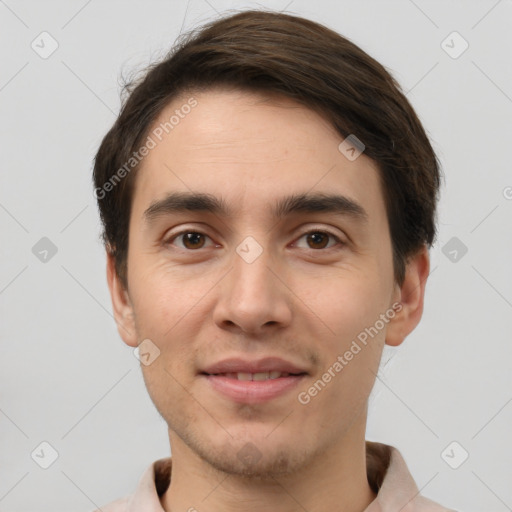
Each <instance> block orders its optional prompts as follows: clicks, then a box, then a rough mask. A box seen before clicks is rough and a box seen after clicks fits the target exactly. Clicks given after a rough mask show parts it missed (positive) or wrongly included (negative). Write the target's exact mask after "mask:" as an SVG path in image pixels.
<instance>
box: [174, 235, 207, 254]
mask: <svg viewBox="0 0 512 512" xmlns="http://www.w3.org/2000/svg"><path fill="white" fill-rule="evenodd" d="M209 238H210V237H209V236H207V235H205V234H203V233H200V232H198V231H182V232H181V233H177V234H176V235H174V236H172V237H171V238H170V239H169V240H167V241H166V242H165V244H166V245H173V244H177V246H178V247H179V248H180V249H187V250H192V251H193V250H196V249H202V248H203V247H204V246H205V242H206V239H209ZM176 241H180V243H177V242H176Z"/></svg>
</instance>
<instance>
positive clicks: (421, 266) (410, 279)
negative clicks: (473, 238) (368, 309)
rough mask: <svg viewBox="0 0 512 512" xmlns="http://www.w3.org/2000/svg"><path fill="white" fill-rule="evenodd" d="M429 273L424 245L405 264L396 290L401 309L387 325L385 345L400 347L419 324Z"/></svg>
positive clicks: (426, 251)
mask: <svg viewBox="0 0 512 512" xmlns="http://www.w3.org/2000/svg"><path fill="white" fill-rule="evenodd" d="M429 272H430V256H429V253H428V248H427V246H425V245H424V246H423V247H422V249H420V250H419V251H418V252H417V253H416V254H415V255H414V256H411V257H410V259H409V260H408V262H407V266H406V273H405V279H404V282H403V284H402V286H401V287H400V288H399V290H398V302H400V303H401V305H402V308H401V310H400V311H399V312H398V313H397V314H396V315H395V317H394V318H393V319H392V320H391V321H390V322H389V324H388V327H387V331H386V344H387V345H390V346H393V347H396V346H398V345H400V344H401V343H402V342H403V341H404V340H405V338H406V337H407V336H408V335H409V334H410V333H411V332H412V331H413V330H414V329H415V328H416V326H417V325H418V323H419V322H420V320H421V316H422V314H423V300H424V296H425V286H426V282H427V278H428V275H429Z"/></svg>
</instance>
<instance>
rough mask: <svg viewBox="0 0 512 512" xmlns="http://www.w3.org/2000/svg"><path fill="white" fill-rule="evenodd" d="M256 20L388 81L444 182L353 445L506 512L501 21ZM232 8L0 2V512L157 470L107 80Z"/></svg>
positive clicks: (471, 501) (511, 306)
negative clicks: (132, 306) (334, 39)
mask: <svg viewBox="0 0 512 512" xmlns="http://www.w3.org/2000/svg"><path fill="white" fill-rule="evenodd" d="M261 5H264V6H265V7H270V8H273V9H276V10H281V9H285V8H287V10H288V11H289V12H292V13H296V14H299V15H303V16H305V17H308V18H310V19H313V20H316V21H319V22H322V23H325V24H327V25H328V26H329V27H331V28H333V29H335V30H337V31H339V32H340V33H342V34H343V35H345V36H347V37H349V38H350V39H351V40H353V41H354V42H355V43H357V44H358V45H360V46H361V47H362V48H363V49H364V50H366V51H367V52H369V53H370V54H371V55H372V56H373V57H375V58H377V59H378V60H379V61H380V62H381V63H383V64H384V65H385V66H386V67H387V68H388V69H389V70H390V71H391V72H392V73H393V74H394V76H395V77H396V78H397V79H398V80H399V82H400V83H401V84H402V86H403V89H404V91H406V92H407V96H408V98H409V100H410V101H411V103H412V104H413V106H414V107H415V108H416V110H417V112H418V114H419V116H420V118H421V120H422V121H423V123H424V126H425V127H426V129H427V131H428V133H429V134H430V137H431V140H432V143H433V145H434V148H435V150H436V151H437V152H438V154H439V157H440V159H441V162H442V165H443V170H444V173H445V175H446V183H445V185H444V186H443V191H442V198H441V204H440V211H439V240H438V242H437V243H436V245H435V246H434V248H433V249H432V251H431V257H432V265H431V268H432V274H431V276H430V278H429V280H428V284H427V291H426V306H425V312H424V316H423V320H422V322H421V323H420V326H419V327H418V328H417V329H416V331H414V333H413V334H411V335H410V336H409V337H408V338H407V339H406V341H405V342H404V344H403V345H402V346H400V347H398V348H397V349H393V348H387V349H386V350H385V353H384V358H383V362H382V365H381V370H380V373H379V377H378V379H377V382H376V385H375V388H374V390H373V392H372V396H371V404H370V415H369V421H368V429H367V439H370V440H377V441H381V442H386V443H389V444H392V445H394V446H396V447H398V448H399V449H400V451H401V452H402V454H403V456H404V457H405V460H406V462H407V463H408V465H409V467H410V470H411V472H412V474H413V476H414V478H415V480H416V482H417V484H418V487H419V488H420V489H421V490H422V493H423V494H425V495H426V496H428V497H430V498H432V499H434V500H436V501H439V502H441V503H442V504H444V505H446V506H449V507H452V508H455V509H458V510H461V511H467V512H473V511H485V512H489V511H495V512H502V511H503V512H505V511H507V510H512V485H510V484H511V481H512V476H511V469H510V468H511V463H512V444H511V441H510V430H511V428H510V426H511V420H512V404H511V403H510V402H511V400H512V377H511V360H512V343H511V341H512V340H511V335H510V325H511V322H510V319H511V317H512V315H511V313H512V288H511V284H512V273H511V256H512V238H511V229H510V228H511V215H512V200H511V198H512V188H507V187H512V173H511V165H510V147H511V135H512V130H511V115H512V99H511V97H512V68H511V65H510V62H511V60H510V59H511V57H510V56H511V50H512V44H511V43H512V35H511V34H512V31H511V30H510V27H511V22H512V3H511V2H510V1H506V0H502V1H496V0H492V1H491V0H489V1H487V0H486V1H464V2H462V1H449V2H447V1H425V0H423V1H420V0H415V1H414V2H413V1H412V0H396V1H380V2H378V1H373V2H370V1H364V2H363V1H348V0H343V1H338V2H335V1H328V0H323V1H318V0H317V1H316V2H312V1H304V0H294V1H292V2H290V3H289V4H287V0H279V1H266V2H262V4H261ZM245 7H258V4H256V3H249V2H237V1H228V0H209V1H208V2H207V1H206V0H190V2H189V3H188V5H187V2H186V1H180V2H170V1H155V0H154V1H149V2H142V1H139V2H135V1H100V0H92V1H85V0H73V1H67V2H64V1H61V2H56V1H45V2H38V1H15V0H0V56H1V66H0V130H1V131H0V141H1V143H0V144H1V145H0V151H1V158H0V162H1V167H2V172H1V175H0V179H1V187H0V225H1V233H2V241H1V245H0V247H1V258H2V259H1V267H0V308H1V321H0V336H1V345H0V379H1V380H0V510H1V511H20V512H21V511H23V512H26V511H35V510H38V511H50V510H51V511H52V512H58V511H69V510H75V511H87V510H91V509H93V508H94V507H95V506H98V505H103V504H105V503H107V502H109V501H111V500H113V499H115V498H118V497H120V496H124V495H126V494H128V493H130V492H132V491H133V490H134V487H135V485H136V483H137V481H138V479H139V477H140V475H141V474H142V472H143V470H144V469H145V468H146V467H147V466H148V465H149V464H150V463H151V462H153V461H154V460H156V459H157V458H160V457H164V456H168V455H169V446H168V438H167V431H166V425H165V423H164V422H163V420H162V419H161V418H160V417H159V415H158V414H157V412H156V410H155V408H154V406H153V405H152V403H151V401H150V399H149V397H148V395H147V393H146V390H145V386H144V383H143V380H142V377H141V372H140V369H139V362H138V361H137V359H136V358H135V357H134V355H133V353H132V349H130V348H129V347H127V346H125V345H124V344H123V342H122V341H121V339H120V338H119V336H118V334H117V330H116V327H115V324H114V321H113V318H112V313H111V303H110V297H109V295H108V289H107V284H106V278H105V257H104V252H103V248H102V246H101V244H100V242H99V239H98V236H99V233H100V224H99V217H98V213H97V209H96V204H95V198H94V197H93V193H92V184H91V169H92V158H93V155H94V153H95V151H96V150H97V147H98V145H99V143H100V140H101V138H102V137H103V135H104V134H105V133H106V131H107V129H108V128H109V127H110V126H111V124H112V123H113V121H114V119H115V115H116V113H117V112H118V109H119V104H120V102H119V87H118V79H119V76H120V72H121V71H124V72H131V71H133V70H134V69H140V67H141V66H144V65H146V64H148V63H149V62H150V60H151V59H155V58H158V57H159V56H161V55H163V53H164V52H165V51H166V50H168V49H169V48H170V46H171V45H172V43H173V41H174V40H175V38H176V37H177V35H178V34H179V32H180V30H181V29H183V30H187V29H189V28H191V27H193V26H197V25H198V24H200V23H202V22H204V21H207V20H209V19H211V18H212V17H216V16H218V15H219V14H218V13H223V12H225V11H226V10H227V9H233V8H236V9H241V8H245ZM187 8H188V9H187ZM42 31H47V32H49V33H50V34H51V36H52V37H53V38H54V39H55V40H56V41H57V42H58V44H59V47H58V49H57V50H56V51H55V53H53V54H52V55H51V56H50V57H49V58H47V59H43V58H41V57H40V56H39V55H38V54H37V53H36V52H35V51H34V50H33V49H32V48H31V42H32V41H33V40H34V39H36V41H37V37H38V36H39V34H40V33H41V32H42ZM453 31H457V32H459V33H460V34H461V36H462V37H463V38H464V39H465V40H466V41H467V42H468V43H469V48H468V49H467V50H466V51H465V52H464V53H463V54H462V55H461V56H460V57H458V58H456V59H454V58H452V57H451V56H450V55H448V54H447V53H446V52H445V51H444V49H443V48H442V46H441V43H442V41H443V40H445V38H446V37H447V36H448V35H449V34H450V33H452V32H453ZM459 43H460V41H459V42H453V43H451V42H450V40H448V44H450V45H451V46H454V47H455V50H456V49H457V48H460V46H457V45H459ZM42 237H48V238H49V239H50V240H51V241H52V242H53V243H54V244H55V245H56V247H57V248H58V252H57V254H55V256H53V257H52V258H51V259H49V261H47V262H46V263H43V262H41V261H40V260H39V259H38V258H37V257H36V256H35V255H34V254H33V253H32V247H33V246H34V245H35V244H36V243H37V242H38V241H39V240H40V239H41V238H42ZM453 237H457V239H459V240H460V241H461V242H462V243H464V244H465V245H466V246H467V248H468V251H467V253H466V254H465V255H463V256H460V254H461V253H460V251H459V253H458V260H457V261H455V262H454V261H451V259H450V258H449V257H447V256H445V254H444V253H443V247H444V246H445V244H447V243H448V242H449V241H450V239H452V238H453ZM452 243H453V242H452ZM446 252H448V251H446ZM387 361H389V362H388V363H387V364H386V362H387ZM43 441H46V442H48V443H50V444H51V445H52V446H53V447H54V448H55V449H56V450H57V451H58V453H59V457H58V459H57V460H56V462H55V463H54V464H53V465H51V466H50V467H49V468H48V469H46V470H45V469H42V468H40V467H39V466H38V465H37V464H36V463H35V462H34V461H33V460H32V458H31V453H32V452H33V451H34V450H35V449H36V448H37V447H38V446H39V445H40V443H41V442H43ZM452 441H456V442H457V443H459V444H460V446H461V447H463V448H460V447H458V446H457V447H456V449H455V450H454V451H453V452H451V451H449V452H448V453H449V454H450V455H451V459H452V460H456V459H457V458H458V457H460V454H461V453H462V451H461V450H462V449H465V450H467V452H469V458H468V459H467V460H466V461H465V462H464V463H463V464H462V465H461V466H460V467H459V468H458V469H452V468H451V467H450V466H449V465H448V464H447V463H446V462H445V460H444V459H443V457H442V455H441V454H442V453H443V451H444V449H445V448H446V447H447V446H448V445H449V444H450V443H451V442H452ZM445 458H446V457H445ZM204 509H205V510H207V501H206V502H205V507H204Z"/></svg>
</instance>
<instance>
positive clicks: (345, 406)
mask: <svg viewBox="0 0 512 512" xmlns="http://www.w3.org/2000/svg"><path fill="white" fill-rule="evenodd" d="M193 97H194V98H195V99H196V100H197V106H195V107H194V108H192V109H190V113H188V114H187V115H184V116H183V118H181V117H180V120H179V123H177V124H176V125H175V126H174V128H173V129H172V131H170V133H169V134H168V135H165V136H164V137H162V141H161V142H158V140H157V139H155V140H157V142H158V144H157V145H156V147H155V148H153V149H151V151H150V152H149V154H148V156H146V157H145V159H144V161H143V165H142V168H141V169H140V172H139V174H138V176H137V180H136V187H135V192H134V197H133V206H132V213H131V220H130V230H129V251H128V287H129V291H128V296H129V299H128V304H129V306H128V307H129V309H130V311H131V313H133V320H134V335H133V336H132V337H130V336H128V335H126V334H125V335H124V336H123V337H124V339H125V341H126V342H127V343H128V344H131V345H132V346H136V345H137V344H138V343H140V342H141V341H142V340H146V339H149V340H151V342H152V343H153V344H154V345H156V346H157V347H158V349H159V350H160V355H159V357H158V358H156V359H155V360H154V361H153V362H152V363H151V364H150V365H148V366H145V365H143V366H142V369H143V374H144V378H145V381H146V384H147V387H148V391H149V394H150V396H151V398H152V400H153V401H154V403H155V405H156V407H157V409H158V410H159V412H160V414H161V415H162V416H163V418H164V419H165V420H166V421H167V423H168V425H169V428H170V436H171V445H172V440H173V439H175V440H176V443H178V442H179V443H183V446H187V447H188V449H190V450H191V453H195V454H197V455H199V456H200V457H201V458H202V459H203V460H207V461H208V462H209V463H211V464H212V465H213V466H214V467H217V468H219V469H222V470H224V471H227V472H229V473H238V474H252V475H258V474H259V475H263V474H266V473H267V474H268V472H274V473H275V474H279V472H281V471H282V472H284V471H292V470H294V469H297V468H300V467H303V466H304V465H305V464H306V463H307V462H308V461H311V460H313V457H314V456H316V455H319V454H320V453H322V452H323V451H325V450H327V449H328V448H329V447H330V446H333V445H334V444H336V443H337V442H338V440H340V439H342V438H343V436H344V435H345V434H347V433H348V432H350V431H351V429H354V428H355V425H358V428H359V430H358V432H359V433H360V432H361V428H362V431H363V432H364V425H365V420H366V406H367V400H368V396H369V394H370V391H371V388H372V386H373V384H374V380H375V374H376V372H377V370H378V365H379V361H380V357H381V352H382V349H383V345H384V342H385V338H386V331H387V330H388V329H390V328H392V325H393V321H391V320H388V322H384V327H382V323H383V322H382V321H381V322H377V321H378V320H379V318H381V319H382V316H381V315H382V314H386V312H389V311H390V309H391V306H392V304H393V303H394V302H395V301H396V300H397V298H398V299H399V298H400V293H399V292H400V289H399V288H398V287H397V286H395V284H394V280H393V266H392V248H391V240H390V234H389V228H388V223H387V217H386V211H385V205H384V200H383V194H382V189H381V187H380V184H379V175H378V170H377V168H376V166H375V164H374V163H373V162H372V160H370V159H369V158H368V157H366V156H365V155H364V153H363V154H362V155H361V156H359V157H358V158H357V159H355V160H353V161H351V160H349V159H348V158H347V157H346V156H345V155H344V154H342V152H340V150H339V149H338V146H339V144H340V142H341V141H342V137H340V136H339V134H337V133H336V132H335V131H334V129H333V128H332V127H331V126H330V125H329V124H328V123H327V122H326V121H325V120H324V119H323V118H322V117H320V116H319V115H318V114H316V113H314V112H313V111H311V110H309V109H307V108H305V107H303V106H300V105H299V104H296V103H294V102H292V101H290V100H286V99H283V100H280V102H279V103H277V102H276V101H269V100H268V99H267V100H265V98H264V97H262V96H258V95H253V94H249V93H244V92H233V91H231V92H229V91H210V92H203V93H201V94H199V93H198V94H194V95H193ZM187 99H188V97H185V98H181V99H180V100H176V101H174V102H173V103H172V104H171V105H169V106H168V107H167V108H166V109H165V111H164V112H163V113H162V115H161V116H160V118H159V119H158V121H157V122H156V123H155V125H154V127H153V128H155V127H157V126H158V125H159V124H160V123H161V122H165V121H168V120H169V118H170V116H171V115H173V114H174V112H175V110H176V109H180V107H181V106H182V105H184V104H185V103H187ZM186 110H187V111H188V110H189V109H186ZM181 112H183V110H181ZM153 138H155V137H153ZM363 142H364V141H363ZM172 193H182V194H200V193H201V194H208V195H209V196H210V197H213V198H216V199H217V201H219V202H222V203H223V204H224V205H225V206H226V208H227V209H228V210H229V212H228V213H227V214H225V213H221V212H216V213H212V212H210V211H202V210H195V209H194V208H191V209H189V210H176V211H167V212H165V211H162V209H160V210H159V214H155V215H147V214H145V212H146V210H147V209H148V208H150V206H151V205H153V204H154V203H156V202H158V201H161V200H163V199H165V198H166V197H167V196H168V195H169V194H172ZM316 194H323V195H325V196H327V195H329V196H331V195H338V196H344V197H345V198H347V199H349V200H351V201H353V202H354V203H357V204H358V205H359V206H360V207H361V208H362V209H363V210H364V212H366V218H364V217H363V216H362V215H359V216H358V215H355V214H353V213H350V212H349V211H343V209H340V210H338V211H330V210H329V209H326V211H322V209H321V208H320V209H318V210H319V211H311V208H306V207H304V208H302V209H301V208H295V209H294V208H292V211H291V212H288V213H286V214H284V215H283V216H280V217H277V216H275V215H274V214H275V211H274V210H275V209H276V207H277V206H276V205H278V204H280V205H281V206H283V201H284V199H285V198H287V197H290V196H295V195H316ZM281 210H286V208H282V209H281ZM183 232H185V234H183ZM180 233H181V234H180ZM187 233H188V235H187ZM248 237H249V238H248ZM260 252H261V253H260ZM386 318H389V316H388V317H386ZM376 322H377V326H378V327H382V328H380V329H377V330H378V333H377V334H373V336H369V335H368V334H367V342H366V344H363V343H362V342H361V341H358V335H360V334H361V332H364V331H365V328H370V327H373V328H374V331H372V332H373V333H374V332H375V325H376ZM367 332H368V331H367ZM361 339H362V338H361V337H360V338H359V340H361ZM354 340H356V342H357V345H358V346H359V347H360V350H359V351H357V349H356V348H355V346H354V345H353V342H354ZM146 343H147V342H146ZM351 347H352V353H353V357H352V358H350V360H347V358H344V359H343V360H344V361H345V364H341V363H340V362H339V361H340V360H339V359H338V356H341V357H344V354H345V353H346V352H347V351H350V350H351ZM232 357H235V358H241V359H243V360H246V361H258V360H260V359H262V358H265V357H278V358H282V359H283V360H285V361H288V362H290V363H292V364H293V365H295V366H296V367H297V368H298V369H299V370H301V371H303V372H306V375H303V376H302V377H288V378H286V377H281V382H283V383H286V382H290V384H285V385H284V386H283V388H286V389H284V390H281V392H276V391H275V390H274V389H270V391H269V394H268V395H266V396H263V397H262V396H260V395H257V396H259V397H260V398H255V395H254V394H250V391H247V390H248V389H249V386H251V389H253V390H254V389H256V391H254V393H256V394H257V393H258V392H259V391H258V389H260V391H261V390H262V389H263V387H262V386H268V382H266V383H258V382H253V383H250V384H243V383H242V384H241V385H242V386H245V387H243V388H242V389H241V391H239V392H238V394H236V395H234V394H231V395H227V394H225V393H224V392H222V391H220V388H221V386H220V384H222V382H224V383H225V379H227V378H228V377H208V376H207V375H205V374H203V373H202V372H204V370H205V369H206V368H207V367H208V366H210V365H212V364H214V363H217V362H220V361H222V360H225V359H227V358H232ZM336 361H338V363H339V365H341V366H342V369H341V370H339V368H340V366H339V365H338V366H336V365H335V363H336ZM329 368H331V373H330V375H331V378H330V379H329V380H328V379H327V378H325V379H324V380H323V382H324V385H318V384H317V392H316V393H315V392H314V390H313V391H311V392H310V391H308V390H310V388H312V386H314V384H315V382H317V381H318V380H319V379H320V380H322V375H323V374H325V372H328V370H329ZM335 368H337V370H336V369H335ZM327 380H328V382H326V381H327ZM215 382H217V383H220V384H219V385H216V384H215ZM231 384H233V382H232V383H231ZM272 385H273V384H272ZM227 386H228V387H229V388H230V389H231V388H232V387H233V386H231V385H230V383H228V384H227ZM265 389H267V388H265ZM244 390H245V391H244ZM267 391H268V390H267ZM246 443H252V445H254V446H249V445H247V446H246ZM299 447H300V448H299ZM255 448H256V450H257V451H256V450H255ZM240 450H242V451H240ZM244 455H245V456H246V457H245V459H244ZM251 457H252V459H251ZM248 461H249V462H248Z"/></svg>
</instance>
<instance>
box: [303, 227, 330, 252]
mask: <svg viewBox="0 0 512 512" xmlns="http://www.w3.org/2000/svg"><path fill="white" fill-rule="evenodd" d="M329 236H330V235H328V234H327V233H322V232H320V231H315V232H312V233H308V234H307V241H308V244H313V245H312V246H311V248H312V249H324V248H325V246H326V245H327V244H328V243H329Z"/></svg>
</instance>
